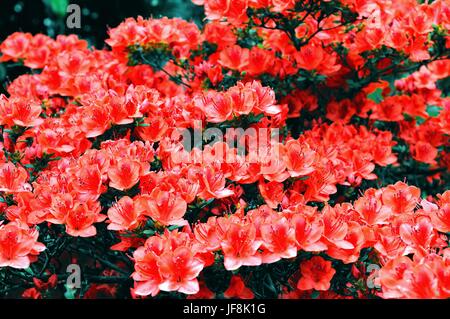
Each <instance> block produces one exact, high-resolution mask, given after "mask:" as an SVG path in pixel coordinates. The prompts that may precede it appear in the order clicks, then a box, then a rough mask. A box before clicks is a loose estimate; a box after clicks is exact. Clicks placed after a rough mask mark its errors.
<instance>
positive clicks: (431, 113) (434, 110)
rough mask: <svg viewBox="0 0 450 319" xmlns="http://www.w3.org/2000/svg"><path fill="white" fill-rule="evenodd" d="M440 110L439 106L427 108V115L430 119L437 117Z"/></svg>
mask: <svg viewBox="0 0 450 319" xmlns="http://www.w3.org/2000/svg"><path fill="white" fill-rule="evenodd" d="M441 110H442V107H440V106H435V105H428V106H427V113H428V115H429V116H431V117H438V116H439V113H440V112H441Z"/></svg>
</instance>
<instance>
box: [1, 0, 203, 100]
mask: <svg viewBox="0 0 450 319" xmlns="http://www.w3.org/2000/svg"><path fill="white" fill-rule="evenodd" d="M69 4H78V5H79V6H80V8H81V14H82V16H81V29H69V28H67V27H66V19H67V15H68V13H67V12H66V11H67V6H68V5H69ZM139 15H141V16H143V17H145V18H148V17H155V18H157V17H161V16H167V17H180V18H183V19H185V20H188V21H194V22H195V23H197V24H201V22H202V20H203V18H204V15H203V8H202V7H200V6H196V5H194V4H193V3H192V2H191V1H190V0H19V1H18V0H0V42H2V41H3V40H4V39H5V38H6V37H7V36H8V35H10V34H12V33H14V32H16V31H21V32H30V33H32V34H36V33H43V34H47V35H49V36H51V37H55V36H56V35H58V34H71V33H73V34H77V35H78V36H79V37H81V38H83V39H86V40H88V41H89V43H90V44H91V45H93V46H95V47H96V48H103V47H105V46H106V44H105V43H104V40H105V39H106V38H107V37H108V36H107V31H108V28H110V27H111V28H112V27H115V26H117V25H118V24H119V23H120V22H122V21H123V20H124V19H126V18H128V17H137V16H139ZM25 72H26V69H20V68H14V69H9V68H8V70H7V69H6V67H5V66H4V65H3V64H1V63H0V84H1V85H0V93H5V88H6V86H7V83H8V82H10V81H11V80H13V79H14V78H15V77H16V76H17V75H19V74H23V73H25Z"/></svg>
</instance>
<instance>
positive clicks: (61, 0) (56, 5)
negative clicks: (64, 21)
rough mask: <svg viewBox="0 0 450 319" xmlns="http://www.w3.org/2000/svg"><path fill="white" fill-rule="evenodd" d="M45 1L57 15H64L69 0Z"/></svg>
mask: <svg viewBox="0 0 450 319" xmlns="http://www.w3.org/2000/svg"><path fill="white" fill-rule="evenodd" d="M45 3H46V5H47V6H49V7H50V9H51V10H52V12H53V13H54V14H56V15H57V16H59V17H64V16H65V15H66V13H67V6H68V5H69V0H45Z"/></svg>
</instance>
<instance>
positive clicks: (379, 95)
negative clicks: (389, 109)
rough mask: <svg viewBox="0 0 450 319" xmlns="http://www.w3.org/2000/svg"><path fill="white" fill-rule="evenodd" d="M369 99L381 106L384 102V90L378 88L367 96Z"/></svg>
mask: <svg viewBox="0 0 450 319" xmlns="http://www.w3.org/2000/svg"><path fill="white" fill-rule="evenodd" d="M367 98H368V99H369V100H372V101H374V102H375V103H377V104H379V103H381V101H383V90H382V89H381V88H377V89H376V90H375V91H373V92H372V93H370V94H367Z"/></svg>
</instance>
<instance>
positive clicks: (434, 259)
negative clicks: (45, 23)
mask: <svg viewBox="0 0 450 319" xmlns="http://www.w3.org/2000/svg"><path fill="white" fill-rule="evenodd" d="M194 3H195V4H198V5H203V6H204V9H205V14H206V17H207V20H206V21H205V22H204V25H203V26H202V27H198V26H197V25H196V24H194V23H191V22H187V21H184V20H181V19H176V18H175V19H168V18H161V19H144V18H142V17H138V18H137V19H134V18H129V19H127V20H125V21H124V22H123V23H121V24H120V25H119V26H117V27H116V28H112V29H110V31H109V38H108V39H107V40H106V43H107V45H108V46H109V48H106V49H102V50H98V49H94V48H92V47H89V46H88V43H87V42H86V41H84V40H81V39H79V38H78V37H76V36H75V35H70V36H63V35H59V36H57V37H56V39H52V38H49V37H47V36H45V35H42V34H37V35H32V34H28V33H19V32H18V33H14V34H12V35H10V36H9V37H8V38H7V39H6V40H5V41H4V42H3V43H2V44H1V45H0V51H1V58H0V59H1V61H2V62H4V63H9V64H20V65H23V66H25V67H27V68H29V69H30V72H28V73H26V74H23V75H21V76H19V77H18V78H16V79H15V80H13V81H12V82H11V84H10V85H9V86H8V88H7V90H8V96H4V95H2V96H0V127H1V129H2V137H1V142H0V145H1V148H2V151H0V218H1V220H2V221H1V222H0V223H1V226H0V283H1V285H0V295H1V296H7V297H11V296H12V297H14V296H16V297H17V296H23V297H29V298H41V297H43V298H45V297H62V296H65V297H66V298H96V297H102V296H106V297H133V298H141V297H146V296H152V297H172V298H184V297H186V296H187V298H222V297H224V298H374V297H382V298H448V297H450V249H449V239H448V234H449V233H450V190H447V189H448V186H449V174H448V171H449V168H450V155H449V145H450V144H449V132H450V99H449V98H448V97H447V95H448V89H449V85H448V84H449V80H448V79H449V75H450V60H449V52H450V37H449V34H448V30H449V26H450V6H448V3H447V2H446V1H441V0H437V1H429V3H428V2H425V3H419V2H418V1H416V0H401V1H374V0H341V1H337V0H305V1H295V0H237V1H234V0H233V1H230V0H195V1H194ZM71 264H77V265H79V266H80V267H81V276H82V285H81V288H76V287H75V288H74V287H72V286H70V285H68V284H67V282H66V281H67V280H68V279H69V277H70V273H68V272H67V271H66V270H67V267H68V266H69V265H71Z"/></svg>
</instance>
